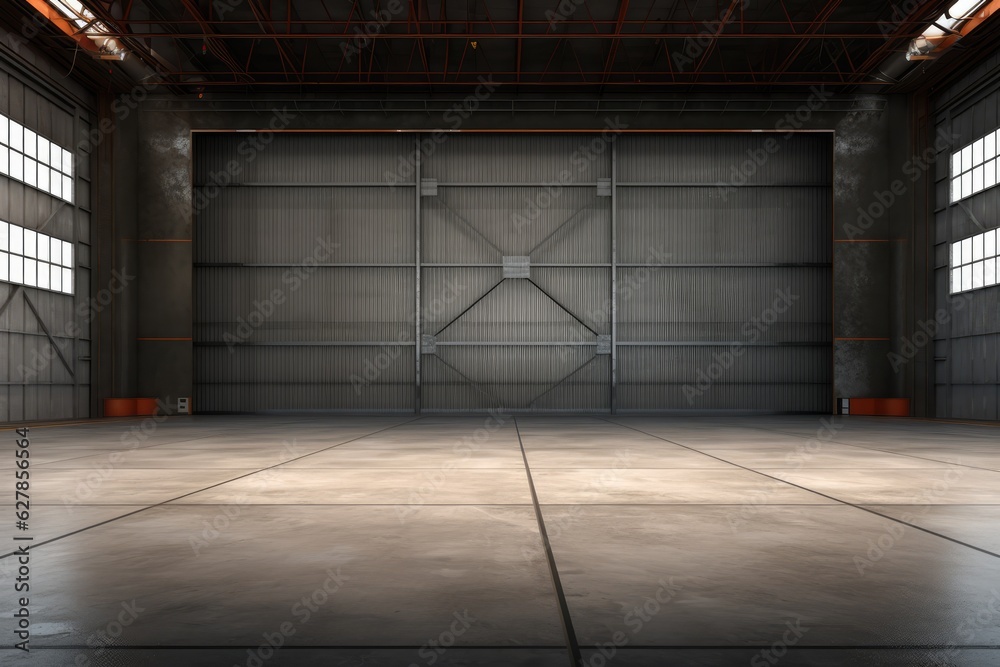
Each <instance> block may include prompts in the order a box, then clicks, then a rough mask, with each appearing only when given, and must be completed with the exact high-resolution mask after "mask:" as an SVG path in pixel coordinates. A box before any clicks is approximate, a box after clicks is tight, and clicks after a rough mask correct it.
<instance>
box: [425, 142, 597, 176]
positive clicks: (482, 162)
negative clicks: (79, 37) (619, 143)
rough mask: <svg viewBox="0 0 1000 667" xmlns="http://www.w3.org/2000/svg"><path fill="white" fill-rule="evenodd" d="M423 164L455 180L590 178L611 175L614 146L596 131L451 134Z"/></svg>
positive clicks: (429, 170) (427, 169)
mask: <svg viewBox="0 0 1000 667" xmlns="http://www.w3.org/2000/svg"><path fill="white" fill-rule="evenodd" d="M422 169H423V173H422V176H423V177H424V178H436V179H437V180H439V181H443V182H453V183H454V182H458V183H554V182H560V183H566V182H569V183H589V182H596V181H597V179H598V178H608V177H610V176H611V148H610V144H608V143H607V142H606V141H603V140H601V139H600V135H594V134H580V135H576V134H555V135H539V134H530V135H518V134H469V135H457V136H456V135H450V136H447V137H446V138H445V140H444V141H443V142H442V143H441V144H440V145H438V146H437V147H436V149H435V150H434V151H433V152H432V153H430V154H429V155H428V156H427V157H426V158H425V159H424V160H423V162H422Z"/></svg>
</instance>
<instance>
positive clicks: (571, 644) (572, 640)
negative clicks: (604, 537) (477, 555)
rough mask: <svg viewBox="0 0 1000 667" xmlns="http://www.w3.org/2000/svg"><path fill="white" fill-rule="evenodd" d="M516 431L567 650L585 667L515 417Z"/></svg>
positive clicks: (574, 665)
mask: <svg viewBox="0 0 1000 667" xmlns="http://www.w3.org/2000/svg"><path fill="white" fill-rule="evenodd" d="M514 431H515V433H517V444H518V445H519V446H520V448H521V457H522V458H523V459H524V472H525V474H526V475H527V477H528V490H529V491H530V492H531V504H532V506H533V507H534V509H535V519H536V520H537V522H538V532H539V535H540V536H541V539H542V546H543V547H544V548H545V558H546V560H547V561H548V565H549V573H550V574H551V575H552V587H553V588H554V589H555V593H556V600H557V602H558V603H559V615H560V617H561V619H562V625H563V632H564V633H565V635H566V648H567V651H568V653H569V658H570V663H571V665H572V667H582V666H583V664H584V663H583V654H582V653H581V652H580V643H579V642H578V641H577V638H576V630H574V629H573V618H572V617H571V616H570V612H569V604H568V603H567V602H566V593H565V592H564V591H563V587H562V581H561V580H560V579H559V570H558V568H557V567H556V558H555V554H553V553H552V544H551V543H550V542H549V534H548V532H547V531H546V530H545V519H544V517H542V506H541V505H540V504H539V502H538V493H537V492H536V491H535V481H534V479H533V478H532V476H531V468H530V467H529V466H528V453H527V452H526V451H525V449H524V441H523V440H521V430H520V428H518V425H517V417H514Z"/></svg>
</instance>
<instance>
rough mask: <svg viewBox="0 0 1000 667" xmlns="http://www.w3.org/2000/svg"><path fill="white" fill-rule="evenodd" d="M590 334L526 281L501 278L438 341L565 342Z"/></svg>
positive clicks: (571, 316)
mask: <svg viewBox="0 0 1000 667" xmlns="http://www.w3.org/2000/svg"><path fill="white" fill-rule="evenodd" d="M582 337H585V338H586V339H587V340H590V339H592V338H593V334H592V333H591V332H590V331H588V330H587V329H586V328H585V327H582V326H581V325H580V323H579V322H578V321H577V320H576V319H575V318H574V317H573V315H571V314H570V313H568V312H566V311H565V310H564V309H562V308H560V307H559V306H558V305H557V304H556V303H555V301H553V299H551V298H550V297H549V296H547V295H546V294H545V293H543V292H542V290H540V289H538V287H536V286H535V285H533V284H532V283H531V282H529V281H528V280H505V281H503V282H501V283H500V284H499V285H498V286H497V288H496V289H494V290H493V291H491V292H489V294H487V295H486V296H484V297H483V298H482V299H481V300H479V301H478V302H477V303H476V304H475V305H473V306H472V307H471V308H469V309H468V310H467V311H466V312H465V313H464V314H463V315H462V316H461V317H460V318H458V319H457V320H455V322H454V323H453V324H451V325H450V326H448V327H447V328H446V329H445V330H444V331H442V332H441V333H440V335H439V337H438V338H439V340H441V341H450V342H459V341H474V342H480V341H491V342H515V341H516V342H525V343H528V342H536V343H537V342H566V341H572V340H581V339H582Z"/></svg>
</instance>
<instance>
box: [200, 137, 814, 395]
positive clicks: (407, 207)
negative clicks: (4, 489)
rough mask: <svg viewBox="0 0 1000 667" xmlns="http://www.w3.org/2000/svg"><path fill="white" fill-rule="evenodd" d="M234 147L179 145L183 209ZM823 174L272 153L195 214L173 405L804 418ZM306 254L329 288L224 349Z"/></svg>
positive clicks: (315, 146) (352, 149)
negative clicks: (698, 412)
mask: <svg viewBox="0 0 1000 667" xmlns="http://www.w3.org/2000/svg"><path fill="white" fill-rule="evenodd" d="M241 141H245V139H242V138H240V137H238V136H235V135H234V136H227V135H206V136H199V137H198V138H197V140H196V144H195V148H196V151H195V160H196V164H197V165H198V171H197V174H196V182H197V183H198V184H200V185H199V189H198V190H196V192H197V191H206V192H207V191H209V190H211V188H212V187H213V183H217V182H218V179H217V178H215V176H213V174H219V173H221V172H220V170H222V169H224V166H225V165H226V164H227V163H228V161H229V160H231V159H233V155H234V154H238V152H239V149H240V146H241V145H243V144H241ZM768 141H772V142H773V144H772V143H767V142H768ZM418 142H419V145H420V146H421V147H422V150H421V152H420V155H419V159H418V156H415V155H414V150H415V149H416V146H417V145H418ZM775 146H776V147H777V148H775ZM761 155H764V156H765V157H766V159H762V160H760V164H757V163H756V162H754V163H753V167H752V168H753V173H752V174H748V175H747V176H746V178H742V177H740V178H737V179H733V178H732V176H733V173H734V172H733V170H732V167H735V168H736V169H740V168H741V167H740V165H742V164H743V163H744V162H745V161H746V160H753V159H755V158H756V157H759V156H761ZM830 155H831V153H830V140H829V137H828V136H812V135H808V136H807V135H793V136H791V137H787V138H785V137H782V136H781V135H770V134H768V135H765V134H750V133H748V134H732V135H710V134H704V135H642V136H638V135H637V136H629V135H623V136H620V137H617V138H614V139H612V140H611V141H609V140H607V139H606V138H601V137H600V136H599V135H586V134H581V135H575V134H562V135H511V134H505V135H499V134H498V135H488V134H469V135H449V136H447V137H445V138H444V140H443V141H435V140H434V139H433V138H432V136H431V135H420V136H416V135H409V136H406V137H401V136H400V135H330V136H323V135H320V136H316V135H305V136H300V135H278V136H277V137H275V139H274V143H273V144H272V145H271V146H269V147H268V148H267V149H266V150H263V151H261V152H260V154H259V155H258V156H257V157H256V158H255V159H254V160H253V162H252V165H251V166H250V167H248V168H246V169H243V170H241V171H240V173H239V174H236V175H235V176H234V179H233V180H234V182H235V183H236V185H233V184H230V185H229V186H228V187H225V188H221V189H220V191H219V194H218V196H216V197H214V198H210V199H209V200H208V201H207V204H206V206H205V207H204V210H203V211H201V212H200V213H199V215H198V219H197V223H196V247H195V257H196V263H197V266H196V292H197V295H196V301H197V315H196V320H197V321H196V327H195V330H196V334H195V335H196V375H197V387H198V395H197V396H196V397H195V404H196V406H198V408H199V409H201V410H210V411H211V410H219V411H245V410H266V409H294V408H301V409H331V410H336V409H340V410H413V409H420V410H423V411H478V410H490V409H497V408H503V409H507V410H516V411H589V412H609V411H612V410H623V411H627V410H682V409H757V410H772V411H773V410H779V411H780V410H791V411H810V410H817V411H822V410H825V409H826V406H827V405H829V401H830V366H831V347H830V345H831V343H830V289H831V285H830V254H831V252H830V248H831V242H830V201H831V198H830V174H831V170H830ZM418 162H419V166H418V164H417V163H418ZM344 165H347V166H344ZM616 165H617V166H616ZM616 169H617V173H616ZM613 178H615V179H617V181H618V182H619V183H621V185H620V186H619V187H617V188H615V187H613V185H612V179H613ZM417 179H422V180H423V185H424V187H422V188H421V193H420V194H422V196H418V191H417V183H418V180H417ZM724 181H725V182H724ZM351 183H353V184H354V185H353V186H349V184H351ZM380 183H381V184H382V185H380ZM301 184H312V185H311V186H310V187H305V186H303V185H301ZM320 184H326V185H325V186H323V187H317V186H318V185H320ZM359 184H363V187H359ZM613 202H616V204H613ZM324 235H330V236H332V237H334V240H335V241H336V242H337V243H338V244H339V245H338V247H337V252H336V257H335V259H333V260H331V262H332V263H336V264H340V265H341V266H340V267H338V268H332V267H328V268H322V269H318V270H317V271H316V273H315V274H314V275H312V276H311V277H310V278H309V280H308V281H303V284H302V285H301V287H299V288H297V289H296V291H295V293H294V295H292V297H293V298H289V299H288V300H287V301H285V302H284V303H282V304H281V305H280V306H279V307H278V308H276V309H275V312H274V314H272V315H270V316H268V317H267V318H264V321H262V322H260V323H259V324H257V325H254V326H250V327H246V326H244V327H243V328H244V329H245V330H246V329H249V334H248V335H247V336H244V338H243V339H241V340H240V342H239V344H238V345H236V346H228V347H227V345H226V341H227V340H229V341H231V340H232V338H233V337H234V336H236V335H237V334H238V329H239V328H240V326H241V325H242V324H243V323H244V322H246V321H247V317H248V314H249V313H252V312H253V311H254V309H255V308H257V306H256V305H255V303H256V302H259V301H260V300H261V299H262V298H265V297H266V295H267V294H268V293H269V291H270V290H274V289H278V290H281V289H284V288H283V285H284V284H285V281H284V279H283V276H284V275H286V274H287V271H289V270H291V269H292V268H293V267H289V266H270V267H268V266H260V265H261V264H281V263H291V264H294V263H296V262H299V261H300V260H301V258H302V257H303V256H304V255H303V249H307V248H309V247H310V243H314V239H315V238H317V237H319V236H324ZM418 237H419V246H418V245H417V243H416V242H417V240H418ZM613 239H614V240H616V241H617V251H615V250H614V246H613ZM517 257H525V258H527V260H517V261H520V262H522V264H521V265H522V266H525V269H526V270H525V273H524V274H523V275H522V274H517V275H518V277H507V278H505V277H504V276H505V273H504V271H505V269H504V261H505V258H508V259H510V258H517ZM511 261H514V260H511ZM525 261H526V265H525V264H524V262H525ZM227 264H228V265H230V266H226V265H227ZM232 264H240V265H243V266H239V267H234V266H231V265H232ZM345 264H353V265H352V266H344V265H345ZM366 264H368V265H375V264H381V265H380V266H363V265H366ZM248 265H254V266H248ZM511 275H512V276H513V275H515V274H511ZM418 276H419V281H420V282H419V290H418V289H417V282H416V281H417V279H418ZM789 298H791V301H790V302H789V303H786V302H787V301H788V299H789ZM782 299H784V300H785V301H782ZM776 306H781V307H780V308H777V309H776ZM786 306H787V307H786ZM772 310H774V317H773V319H772V318H771V312H772ZM417 311H419V312H420V319H419V321H417V320H415V318H414V315H413V314H414V313H415V312H417ZM615 311H617V323H616V324H617V328H616V329H615V326H614V324H615V323H613V319H614V318H613V313H614V312H615ZM779 311H780V312H779ZM755 318H756V319H755ZM761 318H763V319H764V320H767V321H766V322H765V323H764V325H763V326H761V322H760V319H761ZM418 327H419V330H420V333H421V334H422V339H421V343H422V345H421V347H422V352H421V354H420V357H419V359H418V358H417V357H416V356H415V354H414V353H415V348H416V340H415V337H414V336H415V334H416V333H417V330H418ZM613 336H615V340H614V344H613V343H612V337H613ZM393 343H402V344H403V345H399V344H396V345H394V344H393ZM719 343H725V345H720V344H719ZM734 344H735V345H741V346H744V347H746V350H745V353H744V354H741V355H739V357H738V359H737V361H736V362H735V363H734V364H732V365H731V367H729V368H727V369H725V370H726V372H725V374H724V376H722V377H719V378H715V379H714V380H713V381H712V383H711V386H706V387H704V389H703V390H701V394H699V397H698V400H697V401H694V402H693V403H692V402H690V400H689V394H690V391H688V392H687V393H685V390H684V385H685V384H687V383H690V382H695V383H697V382H698V381H699V377H700V376H699V371H702V370H704V369H709V370H711V369H712V364H713V363H714V362H715V361H716V355H718V354H720V353H722V352H724V351H725V350H728V349H730V348H731V346H732V345H734ZM230 348H232V349H230ZM418 361H419V364H418ZM613 368H616V374H617V378H618V382H619V383H620V384H619V387H618V392H617V396H616V393H615V391H614V386H613V380H612V377H613V374H612V370H613ZM373 369H374V370H373ZM366 373H367V375H366ZM358 378H361V381H360V382H359V381H358ZM418 378H419V380H418ZM309 388H312V389H313V391H312V392H311V393H310V392H309V391H308V389H309Z"/></svg>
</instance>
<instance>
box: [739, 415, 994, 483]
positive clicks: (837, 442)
mask: <svg viewBox="0 0 1000 667" xmlns="http://www.w3.org/2000/svg"><path fill="white" fill-rule="evenodd" d="M747 428H752V429H756V430H758V431H764V432H765V433H778V434H781V435H790V436H793V437H796V438H801V439H802V440H805V441H807V442H808V441H809V440H812V439H814V438H815V436H804V435H799V434H797V433H793V432H791V431H778V430H776V429H773V428H765V427H763V426H748V427H747ZM824 442H830V443H833V444H835V445H843V446H844V447H856V448H857V449H864V450H866V451H869V452H881V453H883V454H891V455H893V456H903V457H906V458H910V459H916V460H918V461H929V462H931V463H942V464H944V465H948V466H959V467H961V468H971V469H972V470H985V471H986V472H1000V471H997V470H996V469H994V468H984V467H982V466H974V465H969V464H968V463H952V462H951V461H942V460H941V459H932V458H928V457H926V456H917V455H916V454H901V453H900V452H894V451H892V450H891V449H879V448H878V447H865V446H864V445H855V444H852V443H850V442H841V441H840V440H832V439H828V440H825V441H824Z"/></svg>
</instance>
